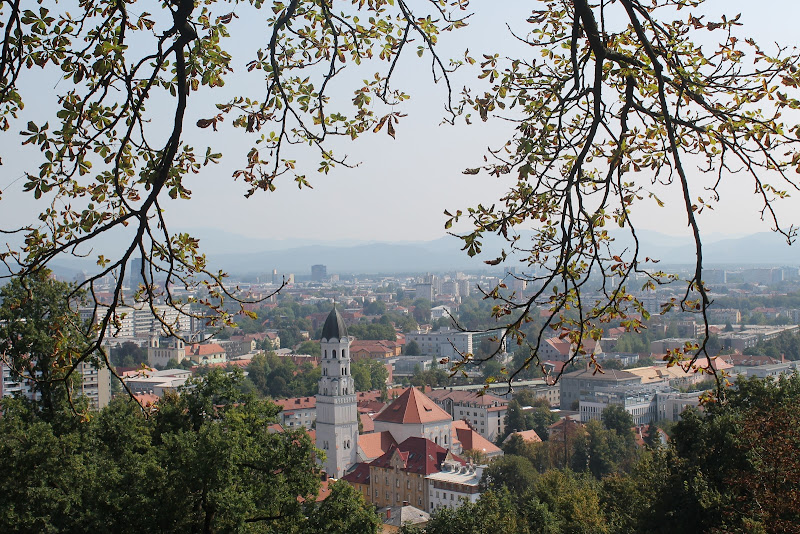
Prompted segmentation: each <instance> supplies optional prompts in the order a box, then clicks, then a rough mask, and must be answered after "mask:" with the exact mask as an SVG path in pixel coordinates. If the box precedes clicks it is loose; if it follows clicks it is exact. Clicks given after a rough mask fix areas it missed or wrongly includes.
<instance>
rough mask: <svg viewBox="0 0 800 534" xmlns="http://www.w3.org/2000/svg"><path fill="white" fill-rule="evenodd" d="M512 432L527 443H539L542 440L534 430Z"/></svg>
mask: <svg viewBox="0 0 800 534" xmlns="http://www.w3.org/2000/svg"><path fill="white" fill-rule="evenodd" d="M514 434H516V435H518V436H519V437H521V438H522V440H523V441H526V442H528V443H541V441H542V438H540V437H539V434H537V433H536V431H535V430H523V431H521V432H514ZM512 435H513V434H512Z"/></svg>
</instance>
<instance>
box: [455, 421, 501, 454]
mask: <svg viewBox="0 0 800 534" xmlns="http://www.w3.org/2000/svg"><path fill="white" fill-rule="evenodd" d="M453 432H454V433H455V434H456V437H457V438H458V441H460V442H461V448H462V449H463V450H465V451H469V450H476V451H480V452H482V453H484V454H487V455H494V454H499V453H500V452H501V450H500V448H499V447H497V445H495V444H494V443H492V442H491V441H489V440H488V439H486V438H484V437H483V436H481V435H480V434H478V433H477V432H475V431H474V430H472V429H471V428H470V427H469V425H468V424H467V423H466V421H453Z"/></svg>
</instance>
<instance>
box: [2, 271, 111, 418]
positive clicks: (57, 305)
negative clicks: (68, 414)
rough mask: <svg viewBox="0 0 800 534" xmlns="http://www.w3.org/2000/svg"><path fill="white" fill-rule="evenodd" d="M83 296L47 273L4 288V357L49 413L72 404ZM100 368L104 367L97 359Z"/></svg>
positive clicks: (79, 356)
mask: <svg viewBox="0 0 800 534" xmlns="http://www.w3.org/2000/svg"><path fill="white" fill-rule="evenodd" d="M81 297H82V293H81V292H75V288H74V287H73V286H71V285H69V284H66V283H64V282H59V281H57V280H54V279H53V278H52V277H51V273H50V271H49V270H47V269H42V270H40V271H37V272H36V273H35V274H34V275H32V276H30V277H26V278H24V279H20V278H15V279H13V280H11V282H9V283H8V284H6V285H5V286H3V287H2V288H0V301H2V304H0V358H2V360H3V363H4V364H5V365H6V366H8V368H9V369H10V370H11V373H12V374H13V376H16V377H17V378H19V379H20V380H21V381H23V382H26V383H29V384H31V387H32V389H33V393H34V394H35V395H36V396H38V398H39V399H40V400H41V403H40V404H39V405H38V406H40V407H41V408H42V410H44V411H45V412H47V413H49V414H52V413H54V412H55V411H56V410H58V409H59V407H60V406H61V405H62V404H63V403H65V402H68V401H71V399H72V397H71V395H70V393H71V391H72V390H73V388H74V386H75V384H76V382H77V381H78V380H79V377H78V374H77V373H76V372H75V369H76V363H77V362H78V361H81V360H82V359H85V358H84V348H85V345H86V343H85V339H84V337H83V335H82V332H83V328H84V326H83V325H82V324H81V321H80V317H79V315H78V312H77V305H78V304H79V303H80V299H81ZM88 361H90V362H91V363H93V364H94V365H96V366H99V365H101V364H102V362H101V361H100V359H99V358H98V357H96V356H93V357H92V358H91V359H90V360H88Z"/></svg>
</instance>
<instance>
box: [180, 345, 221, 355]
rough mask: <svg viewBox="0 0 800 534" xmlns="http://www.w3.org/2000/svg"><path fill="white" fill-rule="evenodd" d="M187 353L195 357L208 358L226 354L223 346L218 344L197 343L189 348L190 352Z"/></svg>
mask: <svg viewBox="0 0 800 534" xmlns="http://www.w3.org/2000/svg"><path fill="white" fill-rule="evenodd" d="M186 352H188V353H190V354H193V355H195V356H208V355H209V354H221V353H224V352H225V349H223V348H222V347H221V346H219V345H217V344H216V343H204V344H202V345H201V344H198V343H195V344H194V345H192V346H191V347H189V350H188V351H186Z"/></svg>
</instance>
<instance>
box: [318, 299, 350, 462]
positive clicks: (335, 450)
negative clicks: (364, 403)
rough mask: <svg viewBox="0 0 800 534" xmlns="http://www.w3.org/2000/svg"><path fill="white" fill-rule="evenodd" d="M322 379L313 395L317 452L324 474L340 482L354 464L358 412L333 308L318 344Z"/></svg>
mask: <svg viewBox="0 0 800 534" xmlns="http://www.w3.org/2000/svg"><path fill="white" fill-rule="evenodd" d="M319 343H320V349H321V352H322V362H321V363H320V367H321V368H322V369H321V370H322V376H321V377H320V379H319V391H318V393H317V448H319V449H322V450H323V451H324V452H325V455H326V457H327V458H326V460H325V464H324V468H325V471H326V472H327V473H328V475H329V476H331V477H334V478H340V477H341V476H342V475H344V474H345V473H346V472H347V470H348V469H349V468H350V467H351V466H352V465H353V464H355V463H356V452H357V450H358V411H357V409H356V391H355V382H354V381H353V378H352V376H350V338H349V337H348V335H347V327H346V326H345V323H344V319H343V318H342V316H341V314H340V313H339V312H338V311H337V310H336V308H335V307H334V308H333V310H331V313H330V314H328V318H327V319H326V320H325V325H324V326H323V327H322V336H321V338H320V340H319Z"/></svg>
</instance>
